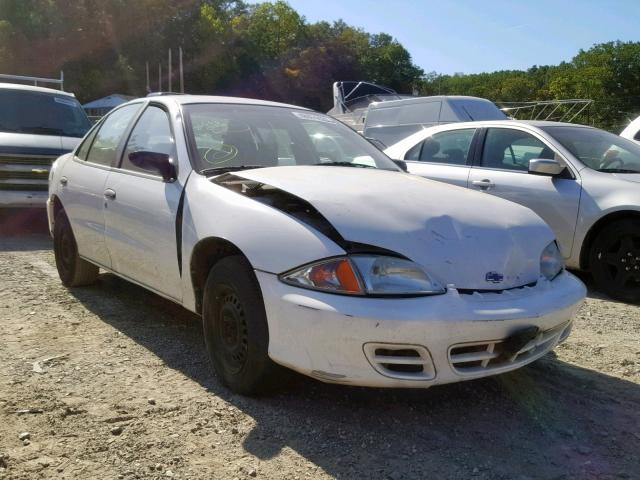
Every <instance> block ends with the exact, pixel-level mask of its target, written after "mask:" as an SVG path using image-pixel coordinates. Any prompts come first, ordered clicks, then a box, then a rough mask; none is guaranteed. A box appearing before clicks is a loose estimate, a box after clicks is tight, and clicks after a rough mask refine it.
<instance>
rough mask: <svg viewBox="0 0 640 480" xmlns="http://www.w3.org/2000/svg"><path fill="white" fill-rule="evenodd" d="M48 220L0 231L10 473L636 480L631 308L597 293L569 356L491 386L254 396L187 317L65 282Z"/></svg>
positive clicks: (638, 318)
mask: <svg viewBox="0 0 640 480" xmlns="http://www.w3.org/2000/svg"><path fill="white" fill-rule="evenodd" d="M41 217H42V215H41V212H35V213H34V212H27V211H25V212H20V214H19V215H11V216H8V215H7V214H4V218H3V219H0V325H2V330H1V331H2V339H1V340H0V479H5V478H6V479H9V478H11V479H34V478H47V479H48V478H81V479H89V478H100V479H134V478H144V479H147V478H162V479H166V478H192V479H217V478H220V479H227V478H229V479H234V478H238V479H245V478H254V477H256V478H283V479H284V478H286V479H307V478H389V479H401V478H460V479H467V478H474V479H475V478H477V479H513V478H516V479H528V478H545V479H546V478H549V479H574V478H586V479H589V478H593V479H595V478H598V479H607V478H640V413H639V412H640V386H639V383H640V308H639V307H638V306H633V305H626V304H622V303H616V302H612V301H609V300H606V299H604V298H601V297H600V296H598V295H597V294H595V293H591V294H590V297H589V298H588V299H587V302H586V304H585V306H584V307H583V308H582V310H581V312H580V314H579V316H578V318H577V319H576V323H575V327H574V330H573V334H572V336H571V337H570V338H569V340H568V341H567V342H566V343H565V344H563V345H561V346H560V347H559V348H558V349H557V350H556V352H555V353H553V354H549V355H547V356H546V357H544V358H543V359H541V360H539V361H538V362H536V363H534V364H533V365H530V366H528V367H525V368H522V369H520V370H518V371H516V372H512V373H510V374H506V375H502V376H498V377H493V378H489V379H484V380H477V381H472V382H465V383H461V384H457V385H449V386H440V387H435V388H432V389H428V390H411V391H405V390H379V389H361V388H352V387H351V388H349V387H340V386H332V385H325V384H321V383H318V382H316V381H313V380H310V379H305V378H296V379H295V380H294V382H293V383H292V385H290V386H289V387H288V388H287V389H286V390H285V391H283V392H282V393H280V394H278V395H274V396H270V397H266V398H259V399H250V398H244V397H241V396H238V395H235V394H232V393H230V392H229V391H227V390H225V389H224V388H223V387H222V386H221V385H220V384H219V383H218V381H217V380H216V378H215V377H214V376H213V375H212V373H211V371H210V368H209V365H208V360H207V357H206V353H205V350H204V345H203V340H202V335H201V326H200V324H199V319H198V318H197V317H196V316H194V315H193V314H190V313H188V312H187V311H185V310H183V309H182V308H180V307H178V306H176V305H174V304H172V303H170V302H168V301H166V300H164V299H162V298H160V297H158V296H155V295H153V294H151V293H148V292H146V291H145V290H143V289H141V288H139V287H137V286H134V285H132V284H130V283H127V282H125V281H123V280H120V279H118V278H117V277H115V276H113V275H110V274H103V275H101V276H100V279H99V282H98V283H97V284H96V285H95V286H92V287H89V288H80V289H74V290H67V289H65V288H63V287H62V285H61V284H60V281H59V280H58V278H57V273H56V270H55V266H54V260H53V254H52V252H51V242H50V240H49V239H48V237H47V236H46V235H43V230H44V229H45V227H44V222H43V221H42V218H41ZM25 225H28V227H25Z"/></svg>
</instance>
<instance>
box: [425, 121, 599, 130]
mask: <svg viewBox="0 0 640 480" xmlns="http://www.w3.org/2000/svg"><path fill="white" fill-rule="evenodd" d="M514 125H527V126H531V127H538V128H541V127H583V128H593V127H590V126H588V125H581V124H579V123H567V122H552V121H549V120H478V121H475V122H453V123H446V124H442V125H434V126H433V127H428V128H429V129H432V128H433V129H435V128H442V129H444V130H446V127H456V128H457V127H476V128H477V127H483V126H484V127H491V126H494V127H501V126H504V127H510V126H511V127H512V126H514Z"/></svg>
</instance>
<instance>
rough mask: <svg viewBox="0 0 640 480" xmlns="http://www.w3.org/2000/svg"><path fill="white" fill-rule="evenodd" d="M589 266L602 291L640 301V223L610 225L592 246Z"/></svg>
mask: <svg viewBox="0 0 640 480" xmlns="http://www.w3.org/2000/svg"><path fill="white" fill-rule="evenodd" d="M589 265H590V267H591V273H592V275H593V278H594V280H595V283H596V286H597V287H598V289H599V290H601V291H602V292H604V293H606V294H607V295H609V296H610V297H612V298H615V299H618V300H622V301H625V302H638V301H640V222H638V221H637V220H619V221H617V222H614V223H612V224H611V225H608V226H606V227H605V228H604V229H603V230H602V231H601V232H600V233H599V234H598V236H597V237H596V239H595V241H594V242H593V245H592V246H591V252H590V256H589Z"/></svg>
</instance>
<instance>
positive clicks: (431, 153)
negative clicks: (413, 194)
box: [405, 128, 476, 165]
mask: <svg viewBox="0 0 640 480" xmlns="http://www.w3.org/2000/svg"><path fill="white" fill-rule="evenodd" d="M475 132H476V131H475V129H474V128H465V129H462V130H452V131H449V132H440V133H436V134H434V135H432V136H431V137H428V138H426V139H425V140H424V141H423V142H421V143H419V144H418V145H416V146H414V147H413V148H412V149H411V150H409V151H408V152H407V153H406V155H405V160H413V161H416V160H418V161H421V162H429V163H444V164H447V165H467V164H468V160H469V150H470V149H471V142H472V141H473V136H474V134H475Z"/></svg>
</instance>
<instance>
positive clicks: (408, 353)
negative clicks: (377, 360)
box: [375, 348, 420, 358]
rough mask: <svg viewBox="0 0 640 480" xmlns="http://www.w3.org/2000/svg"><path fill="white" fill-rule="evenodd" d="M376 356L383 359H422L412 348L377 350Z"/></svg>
mask: <svg viewBox="0 0 640 480" xmlns="http://www.w3.org/2000/svg"><path fill="white" fill-rule="evenodd" d="M375 352H376V355H380V356H381V357H418V358H419V357H420V354H419V353H418V352H417V351H416V350H414V349H412V348H402V349H399V350H392V349H389V348H376V350H375Z"/></svg>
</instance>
